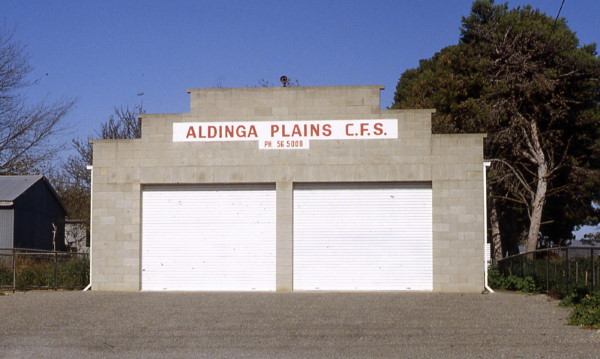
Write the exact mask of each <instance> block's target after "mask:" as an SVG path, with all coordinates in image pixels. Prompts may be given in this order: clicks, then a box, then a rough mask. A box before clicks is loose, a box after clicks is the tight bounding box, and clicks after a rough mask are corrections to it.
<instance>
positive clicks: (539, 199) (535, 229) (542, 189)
mask: <svg viewBox="0 0 600 359" xmlns="http://www.w3.org/2000/svg"><path fill="white" fill-rule="evenodd" d="M547 172H548V171H547V167H546V165H545V164H543V165H541V166H539V167H538V183H537V187H536V191H535V196H534V198H533V203H532V206H531V219H530V222H529V232H528V234H527V246H526V247H525V251H527V252H531V251H535V250H536V249H537V244H538V233H539V232H540V226H541V224H542V210H543V209H544V203H545V202H546V192H547V189H548V182H547V180H546V174H547Z"/></svg>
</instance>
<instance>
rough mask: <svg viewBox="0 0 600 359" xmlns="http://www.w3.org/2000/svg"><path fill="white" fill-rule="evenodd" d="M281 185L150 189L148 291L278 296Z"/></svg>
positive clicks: (145, 237) (145, 254) (145, 215)
mask: <svg viewBox="0 0 600 359" xmlns="http://www.w3.org/2000/svg"><path fill="white" fill-rule="evenodd" d="M275 253H276V251H275V186H274V185H272V186H271V185H269V186H264V185H240V186H235V185H221V186H212V185H209V186H177V185H173V186H147V187H145V188H144V191H143V193H142V290H216V291H218V290H236V291H250V290H260V291H272V290H275Z"/></svg>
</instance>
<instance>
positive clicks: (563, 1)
mask: <svg viewBox="0 0 600 359" xmlns="http://www.w3.org/2000/svg"><path fill="white" fill-rule="evenodd" d="M564 4H565V0H562V2H561V3H560V9H558V14H556V18H554V24H553V25H552V31H550V34H552V33H554V28H555V27H556V22H557V21H558V17H559V16H560V12H561V11H562V8H563V5H564Z"/></svg>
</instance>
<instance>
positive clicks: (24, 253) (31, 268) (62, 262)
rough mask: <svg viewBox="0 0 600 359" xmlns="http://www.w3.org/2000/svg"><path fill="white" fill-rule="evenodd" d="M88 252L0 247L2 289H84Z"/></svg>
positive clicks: (88, 268)
mask: <svg viewBox="0 0 600 359" xmlns="http://www.w3.org/2000/svg"><path fill="white" fill-rule="evenodd" d="M89 278H90V261H89V255H88V253H71V252H55V251H42V250H34V249H16V248H0V290H12V291H15V290H31V289H54V290H57V289H83V288H85V287H86V286H87V285H88V283H89Z"/></svg>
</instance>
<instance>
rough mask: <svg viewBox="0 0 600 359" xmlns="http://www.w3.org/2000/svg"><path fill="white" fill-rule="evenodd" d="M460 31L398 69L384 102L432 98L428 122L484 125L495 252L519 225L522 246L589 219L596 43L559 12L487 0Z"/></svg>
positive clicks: (599, 71) (597, 149)
mask: <svg viewBox="0 0 600 359" xmlns="http://www.w3.org/2000/svg"><path fill="white" fill-rule="evenodd" d="M460 32H461V34H460V39H459V43H458V44H457V45H453V46H449V47H446V48H444V49H442V50H441V51H440V52H439V53H436V54H435V55H434V56H433V57H432V58H431V59H427V60H421V62H420V64H419V67H418V68H416V69H411V70H408V71H406V72H404V73H403V74H402V76H401V77H400V80H399V82H398V85H397V88H396V94H395V97H394V104H393V108H435V109H436V110H437V112H436V114H435V116H434V119H433V130H434V132H438V133H457V132H487V133H488V138H487V140H486V144H485V156H486V158H489V159H492V167H491V170H490V174H489V178H490V188H489V189H490V193H491V196H490V197H491V198H490V206H491V212H492V213H491V215H490V217H491V226H490V227H491V229H492V238H493V242H494V243H493V245H494V248H496V257H497V258H498V256H499V255H501V253H502V252H505V251H506V250H508V251H514V250H515V247H516V244H517V243H516V239H517V238H518V237H519V234H520V233H524V237H525V238H526V249H527V250H528V251H529V250H535V249H536V248H537V246H538V236H539V235H540V232H544V234H546V232H547V234H548V235H550V236H551V237H554V236H555V235H556V233H559V235H560V236H566V235H568V233H569V232H570V231H571V230H572V229H573V227H574V226H577V225H582V224H589V223H595V222H597V221H598V217H597V210H595V209H594V207H593V206H592V202H593V201H594V200H597V199H598V195H597V194H598V193H599V192H598V188H599V185H600V183H599V178H600V175H599V174H600V173H599V168H600V167H599V159H600V140H599V139H600V132H599V130H598V124H599V123H600V122H599V121H600V108H599V103H600V80H599V77H600V59H599V58H598V57H597V53H596V48H595V45H586V46H579V41H578V39H577V37H576V35H575V33H574V32H572V31H571V30H570V29H569V28H568V26H567V24H566V20H565V19H558V20H554V19H552V18H551V17H548V16H547V15H545V14H543V13H540V12H539V11H538V10H534V9H533V8H531V7H530V6H525V7H523V8H520V7H519V8H514V9H509V8H508V5H507V4H501V5H496V4H495V3H494V1H493V0H477V1H475V2H474V3H473V5H472V9H471V14H470V15H469V16H468V17H463V19H462V26H461V29H460ZM494 212H495V213H494ZM523 218H527V220H526V221H523V220H522V219H523ZM542 224H544V226H542ZM550 231H552V232H554V233H550ZM553 234H554V235H553Z"/></svg>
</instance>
